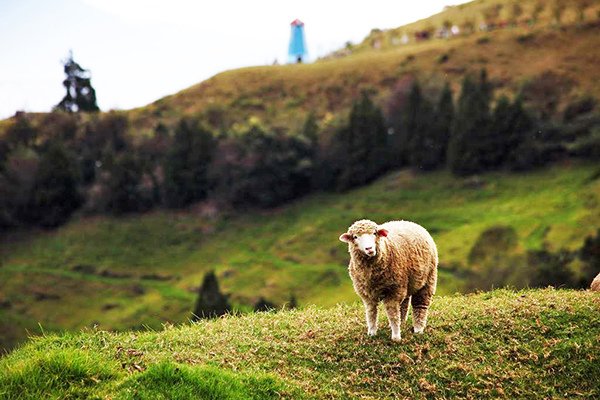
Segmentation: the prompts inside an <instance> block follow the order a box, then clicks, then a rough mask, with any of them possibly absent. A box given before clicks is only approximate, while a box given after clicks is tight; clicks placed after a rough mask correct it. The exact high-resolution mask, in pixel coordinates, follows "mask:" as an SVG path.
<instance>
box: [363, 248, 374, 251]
mask: <svg viewBox="0 0 600 400" xmlns="http://www.w3.org/2000/svg"><path fill="white" fill-rule="evenodd" d="M370 250H373V248H372V247H365V251H370Z"/></svg>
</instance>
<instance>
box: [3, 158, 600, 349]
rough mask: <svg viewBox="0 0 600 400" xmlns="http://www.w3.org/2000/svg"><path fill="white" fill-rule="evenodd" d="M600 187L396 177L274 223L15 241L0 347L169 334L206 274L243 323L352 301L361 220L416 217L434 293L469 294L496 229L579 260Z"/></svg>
mask: <svg viewBox="0 0 600 400" xmlns="http://www.w3.org/2000/svg"><path fill="white" fill-rule="evenodd" d="M598 177H599V170H598V166H597V164H594V163H572V164H569V165H555V166H553V167H550V168H547V169H544V170H538V171H533V172H528V173H523V174H514V173H506V172H496V173H490V174H486V175H482V176H478V177H470V178H457V177H453V176H451V174H450V173H449V172H447V171H438V172H432V173H426V174H425V173H415V172H413V171H410V170H399V171H396V172H392V173H390V174H388V175H386V176H384V177H383V178H381V179H379V180H377V181H376V182H374V183H373V184H371V185H369V186H366V187H363V188H359V189H356V190H353V191H349V192H346V193H341V194H335V193H333V194H326V193H318V194H314V195H310V196H307V197H305V198H303V199H300V200H298V201H296V202H294V203H292V204H290V205H287V206H284V207H280V208H277V209H273V210H268V211H253V212H248V213H245V214H239V213H231V212H222V213H221V214H217V215H212V214H210V215H206V213H203V212H202V207H200V206H197V207H195V208H192V209H190V210H186V211H178V212H174V211H156V212H151V213H148V214H134V215H129V216H126V217H120V218H115V217H107V216H102V217H83V216H82V217H79V218H76V219H74V220H73V221H71V222H70V223H68V224H67V225H65V226H63V227H60V228H58V229H57V230H54V231H41V230H39V231H24V232H16V233H15V234H11V235H7V236H3V237H2V242H1V244H0V251H1V253H0V254H1V258H0V260H1V264H0V265H1V266H0V304H2V307H0V316H1V317H2V318H1V321H2V325H1V331H0V333H1V335H2V336H1V337H2V342H3V343H4V345H5V346H6V347H11V346H12V345H14V344H15V343H17V342H20V341H22V340H24V339H25V338H26V329H28V330H29V331H30V332H34V333H39V332H40V330H41V329H44V330H46V331H55V330H65V329H66V330H76V329H80V328H83V327H91V326H94V325H98V326H99V327H100V328H103V329H116V330H125V329H144V328H147V327H150V328H153V329H160V327H161V325H162V324H163V323H165V322H170V323H181V322H185V321H187V320H188V319H189V318H190V317H191V311H192V309H193V304H194V301H195V299H196V296H197V288H198V287H199V285H200V283H201V281H202V277H203V275H204V274H205V273H206V272H208V271H210V270H214V271H215V272H216V274H217V277H218V278H219V282H220V285H221V290H222V291H223V292H225V293H227V294H229V296H230V301H231V302H232V303H233V306H234V308H235V309H236V310H238V311H241V312H245V311H249V310H251V309H252V306H253V304H255V303H256V301H257V300H258V299H259V298H260V297H263V298H265V299H267V300H269V301H271V302H273V303H275V304H276V305H277V306H278V307H282V306H284V305H285V304H286V303H288V302H289V301H290V299H291V296H292V295H293V296H295V297H296V298H297V300H298V302H299V304H300V306H307V305H313V304H314V305H318V306H320V307H331V306H334V305H336V304H338V303H345V304H348V303H351V302H354V301H355V300H356V299H357V298H356V295H355V294H354V292H353V289H352V285H351V283H350V279H349V278H348V276H347V270H346V266H347V261H348V254H347V252H346V247H345V245H344V244H343V243H341V242H339V241H338V236H339V235H340V234H341V233H343V231H345V229H346V228H347V227H348V226H349V225H350V224H351V223H352V222H353V221H354V220H357V219H360V218H370V219H373V220H375V221H378V222H384V221H386V220H393V219H408V220H413V221H415V222H418V223H420V224H422V225H423V226H425V227H426V228H428V229H429V230H430V232H431V233H432V235H433V237H434V239H435V240H436V242H437V243H438V246H439V251H440V278H439V283H438V292H439V294H442V295H444V294H452V293H455V292H464V291H465V290H467V289H468V286H466V284H467V283H468V282H466V279H467V277H468V276H470V275H468V273H472V274H477V273H478V272H479V271H478V268H479V267H478V265H477V263H476V262H473V260H472V257H473V256H472V255H470V254H471V253H472V249H473V246H474V244H475V243H476V242H477V240H478V239H479V238H480V237H481V235H482V233H483V232H485V231H487V230H489V229H491V228H495V227H505V228H506V227H508V228H510V229H512V230H514V232H515V233H516V236H517V242H516V243H515V244H514V246H513V247H512V248H511V250H510V251H511V254H512V255H515V254H516V255H519V254H521V255H522V254H524V253H525V252H526V251H528V250H540V249H546V250H548V251H558V250H561V249H568V250H577V249H579V248H580V247H581V246H582V244H583V241H584V239H585V238H586V237H587V236H590V235H592V234H594V233H595V230H596V227H597V226H598V225H599V224H600V220H599V219H600V211H599V207H600V201H599V199H600V181H599V179H598ZM469 257H471V259H470V258H469ZM572 267H573V268H574V269H575V270H577V268H578V265H577V263H575V264H574V265H573V266H572ZM514 269H515V271H516V272H518V271H519V266H515V267H514ZM521 284H522V285H523V283H521ZM38 322H39V324H40V325H41V328H40V326H38Z"/></svg>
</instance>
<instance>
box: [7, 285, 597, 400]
mask: <svg viewBox="0 0 600 400" xmlns="http://www.w3.org/2000/svg"><path fill="white" fill-rule="evenodd" d="M409 322H410V320H409ZM379 325H380V332H379V333H378V334H377V336H376V337H374V338H369V337H367V335H366V334H365V329H364V327H363V312H362V309H361V307H360V306H359V305H358V304H355V305H351V306H338V307H336V308H333V309H329V310H323V309H318V308H314V307H310V308H308V309H305V310H300V311H298V310H296V311H286V312H280V313H266V314H265V313H259V314H252V315H247V316H241V317H235V316H231V317H226V318H222V319H219V320H216V321H209V322H200V323H198V324H192V325H191V326H182V327H171V326H169V327H166V329H165V330H163V331H160V332H144V333H133V332H127V333H121V334H114V333H108V332H105V331H86V332H83V333H79V334H68V335H65V336H54V335H49V336H46V337H42V338H37V339H35V340H33V342H31V343H30V344H28V345H26V346H24V347H22V348H20V349H18V350H16V351H15V352H13V353H11V354H10V355H8V356H7V357H5V358H4V359H1V360H0V397H2V398H3V399H7V400H9V399H38V398H40V397H41V396H45V397H53V398H114V399H134V398H135V399H140V398H142V399H144V398H182V399H192V398H198V397H199V396H205V398H220V399H236V398H280V397H283V398H368V399H380V398H391V397H394V398H419V399H420V398H580V397H581V398H597V397H598V396H599V395H600V384H599V382H598V379H597V378H598V376H600V359H599V358H598V357H599V356H598V355H599V354H600V341H599V340H598V338H599V336H600V297H599V296H598V294H596V293H591V292H581V291H570V290H552V289H546V290H528V291H523V292H512V291H507V290H497V291H493V292H488V293H481V294H477V295H470V296H451V297H437V298H436V299H435V301H434V302H433V305H432V309H431V314H430V321H429V325H428V327H427V329H426V332H425V334H424V335H422V336H415V335H413V334H411V333H410V332H409V329H408V327H406V326H405V327H403V330H402V333H403V338H402V342H401V343H399V344H398V343H393V342H391V341H390V339H389V332H388V328H387V327H386V321H385V318H382V319H380V321H379ZM210 396H213V397H210Z"/></svg>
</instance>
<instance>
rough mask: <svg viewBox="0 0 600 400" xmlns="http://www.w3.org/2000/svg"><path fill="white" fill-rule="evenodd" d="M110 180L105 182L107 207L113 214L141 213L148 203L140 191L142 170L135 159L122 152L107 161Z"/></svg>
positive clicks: (131, 155)
mask: <svg viewBox="0 0 600 400" xmlns="http://www.w3.org/2000/svg"><path fill="white" fill-rule="evenodd" d="M107 164H109V165H108V168H107V169H108V171H109V173H110V178H109V179H108V182H107V189H108V199H107V207H108V210H109V211H110V212H112V213H113V214H117V215H118V214H124V213H128V212H136V211H143V210H144V209H146V208H147V203H148V202H149V201H148V200H147V199H145V198H144V196H143V194H142V191H141V189H140V182H141V178H142V169H141V165H140V163H139V161H138V160H137V158H136V157H135V156H134V155H133V154H131V153H129V152H123V153H121V154H118V155H116V156H115V158H114V159H113V160H111V161H107Z"/></svg>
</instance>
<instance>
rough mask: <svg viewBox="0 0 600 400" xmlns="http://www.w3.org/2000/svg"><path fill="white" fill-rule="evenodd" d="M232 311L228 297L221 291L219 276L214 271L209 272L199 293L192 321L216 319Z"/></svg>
mask: <svg viewBox="0 0 600 400" xmlns="http://www.w3.org/2000/svg"><path fill="white" fill-rule="evenodd" d="M230 311H231V306H230V305H229V302H228V301H227V296H226V295H224V294H223V293H221V290H220V289H219V281H218V280H217V276H216V275H215V273H214V271H210V272H207V273H206V275H204V279H203V280H202V285H201V286H200V289H199V291H198V300H197V302H196V307H195V308H194V314H193V315H192V320H193V321H197V320H199V319H201V318H215V317H219V316H221V315H224V314H227V313H228V312H230Z"/></svg>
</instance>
